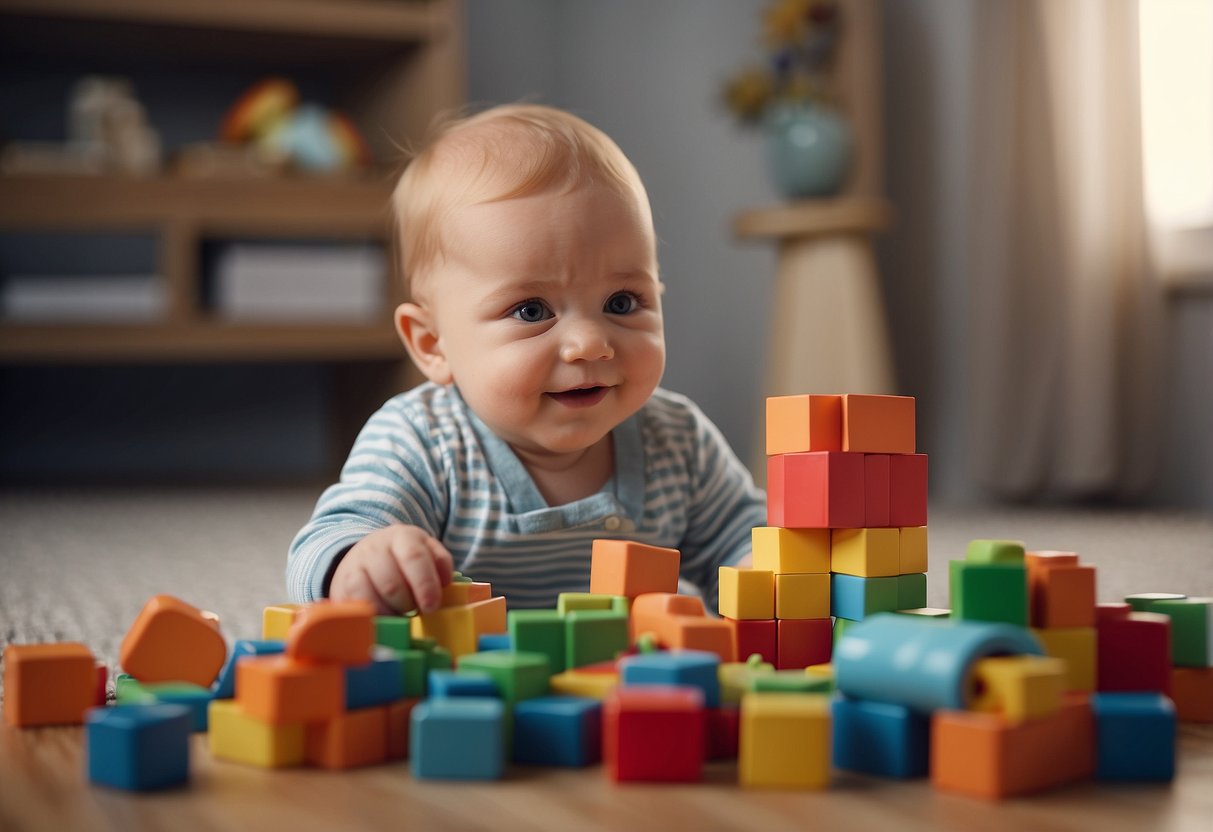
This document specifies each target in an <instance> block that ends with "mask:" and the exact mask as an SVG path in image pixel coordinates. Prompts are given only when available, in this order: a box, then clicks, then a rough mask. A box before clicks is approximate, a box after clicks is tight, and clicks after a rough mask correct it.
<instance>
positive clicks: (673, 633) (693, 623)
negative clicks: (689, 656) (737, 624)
mask: <svg viewBox="0 0 1213 832" xmlns="http://www.w3.org/2000/svg"><path fill="white" fill-rule="evenodd" d="M661 641H662V643H664V644H665V645H666V646H667V647H668V648H670V649H671V650H704V651H707V652H709V653H715V654H716V655H717V656H719V657H720V660H721V661H722V662H731V661H735V660H736V659H737V648H736V645H735V643H734V635H733V628H732V626H731V625H730V623H729V621H728V619H724V618H702V617H699V616H692V615H683V616H674V617H672V618H670V619H669V620H668V622H667V623H666V625H665V628H664V629H663V630H662V633H661Z"/></svg>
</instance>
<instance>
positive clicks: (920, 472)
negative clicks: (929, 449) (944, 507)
mask: <svg viewBox="0 0 1213 832" xmlns="http://www.w3.org/2000/svg"><path fill="white" fill-rule="evenodd" d="M926 524H927V455H926V454H891V455H890V456H889V525H890V526H898V527H901V526H925V525H926Z"/></svg>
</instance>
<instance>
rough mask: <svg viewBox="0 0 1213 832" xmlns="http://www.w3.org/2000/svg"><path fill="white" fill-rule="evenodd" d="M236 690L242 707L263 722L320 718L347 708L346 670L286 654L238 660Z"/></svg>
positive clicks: (324, 718) (315, 719)
mask: <svg viewBox="0 0 1213 832" xmlns="http://www.w3.org/2000/svg"><path fill="white" fill-rule="evenodd" d="M236 691H237V695H236V699H237V701H238V702H239V703H240V708H241V709H242V710H243V711H244V712H245V713H246V714H248V715H249V716H252V717H256V718H257V719H260V720H261V721H262V722H268V723H270V724H271V725H283V724H285V723H288V722H319V721H322V720H326V719H332V718H333V717H335V716H337V715H338V714H340V713H341V712H342V711H344V710H345V670H344V668H342V666H341V665H338V664H312V663H308V662H301V661H296V660H295V659H292V658H291V657H289V656H283V655H276V656H253V657H249V658H245V659H241V660H240V661H238V662H237V663H236Z"/></svg>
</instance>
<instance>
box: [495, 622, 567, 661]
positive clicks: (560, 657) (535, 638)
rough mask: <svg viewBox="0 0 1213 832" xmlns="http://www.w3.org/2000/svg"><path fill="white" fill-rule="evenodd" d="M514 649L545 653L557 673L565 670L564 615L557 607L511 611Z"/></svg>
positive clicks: (509, 624)
mask: <svg viewBox="0 0 1213 832" xmlns="http://www.w3.org/2000/svg"><path fill="white" fill-rule="evenodd" d="M507 618H508V628H509V633H510V641H511V643H512V645H513V649H515V650H518V651H521V652H524V653H542V654H543V655H544V656H546V657H547V660H548V667H549V668H550V669H551V671H552V672H553V673H560V672H562V671H563V670H564V669H565V641H564V638H565V627H564V618H563V616H561V615H560V613H559V612H557V611H556V610H510V612H509V613H508V615H507Z"/></svg>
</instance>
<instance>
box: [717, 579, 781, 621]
mask: <svg viewBox="0 0 1213 832" xmlns="http://www.w3.org/2000/svg"><path fill="white" fill-rule="evenodd" d="M720 614H721V615H723V616H724V617H725V618H732V619H734V620H739V621H755V620H762V619H766V618H774V617H775V573H774V572H770V571H767V570H765V569H739V568H737V567H735V566H722V567H720Z"/></svg>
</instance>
